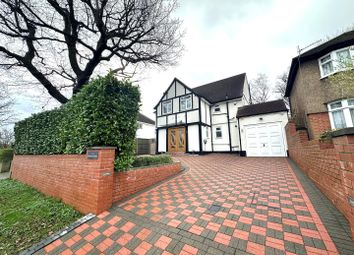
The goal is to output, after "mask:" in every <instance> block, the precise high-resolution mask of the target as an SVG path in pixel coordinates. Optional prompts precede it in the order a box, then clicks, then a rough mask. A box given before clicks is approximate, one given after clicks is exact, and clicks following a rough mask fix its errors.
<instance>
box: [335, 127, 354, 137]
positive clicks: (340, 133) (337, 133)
mask: <svg viewBox="0 0 354 255" xmlns="http://www.w3.org/2000/svg"><path fill="white" fill-rule="evenodd" d="M344 135H354V127H350V128H342V129H339V130H335V131H332V136H333V137H339V136H344Z"/></svg>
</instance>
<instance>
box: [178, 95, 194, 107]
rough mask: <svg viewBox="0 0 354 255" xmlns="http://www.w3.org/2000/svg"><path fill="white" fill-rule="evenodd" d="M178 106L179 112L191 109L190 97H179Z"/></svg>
mask: <svg viewBox="0 0 354 255" xmlns="http://www.w3.org/2000/svg"><path fill="white" fill-rule="evenodd" d="M180 104H181V105H180V110H181V111H186V110H190V109H192V96H191V95H188V96H184V97H181V101H180Z"/></svg>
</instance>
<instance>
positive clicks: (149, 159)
mask: <svg viewBox="0 0 354 255" xmlns="http://www.w3.org/2000/svg"><path fill="white" fill-rule="evenodd" d="M172 162H173V160H172V158H171V156H169V155H159V156H143V157H136V158H135V159H134V161H133V163H132V167H144V166H152V165H160V164H169V163H172Z"/></svg>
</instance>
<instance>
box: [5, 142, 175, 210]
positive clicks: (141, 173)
mask: <svg viewBox="0 0 354 255" xmlns="http://www.w3.org/2000/svg"><path fill="white" fill-rule="evenodd" d="M114 159H115V148H112V147H96V148H92V149H90V150H88V151H87V153H86V155H14V158H13V161H12V166H11V171H12V175H11V178H13V179H15V180H18V181H20V182H23V183H25V184H28V185H30V186H32V187H34V188H36V189H38V190H39V191H41V192H43V193H44V194H46V195H48V196H53V197H56V198H59V199H61V200H62V201H63V202H64V203H66V204H69V205H71V206H73V207H74V208H75V209H77V210H78V211H80V212H82V213H85V214H86V213H95V214H99V213H101V212H103V211H106V210H108V209H109V208H111V206H112V204H113V202H116V201H119V200H121V199H124V198H126V197H127V196H129V195H132V194H134V193H136V192H138V191H140V190H142V189H144V188H147V187H149V186H151V185H153V184H155V183H157V182H159V181H161V180H164V179H166V178H168V177H170V176H172V175H174V174H176V173H178V172H179V171H181V164H180V163H174V164H170V165H163V166H159V167H152V168H144V169H136V170H131V171H128V172H119V173H117V172H114Z"/></svg>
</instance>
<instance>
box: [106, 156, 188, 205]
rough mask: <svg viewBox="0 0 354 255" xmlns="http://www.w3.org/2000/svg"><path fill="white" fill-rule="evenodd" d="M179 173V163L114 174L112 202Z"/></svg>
mask: <svg viewBox="0 0 354 255" xmlns="http://www.w3.org/2000/svg"><path fill="white" fill-rule="evenodd" d="M180 171H181V163H179V162H178V163H174V164H170V165H161V166H157V167H149V168H141V169H135V170H130V171H127V172H118V173H114V181H113V183H114V184H113V185H114V187H113V202H117V201H120V200H122V199H124V198H127V197H128V196H130V195H132V194H134V193H137V192H139V191H141V190H143V189H145V188H147V187H149V186H151V185H154V184H155V183H157V182H159V181H162V180H164V179H166V178H168V177H170V176H172V175H175V174H177V173H178V172H180Z"/></svg>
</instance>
